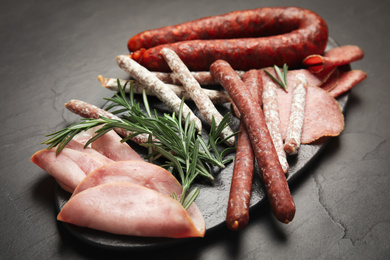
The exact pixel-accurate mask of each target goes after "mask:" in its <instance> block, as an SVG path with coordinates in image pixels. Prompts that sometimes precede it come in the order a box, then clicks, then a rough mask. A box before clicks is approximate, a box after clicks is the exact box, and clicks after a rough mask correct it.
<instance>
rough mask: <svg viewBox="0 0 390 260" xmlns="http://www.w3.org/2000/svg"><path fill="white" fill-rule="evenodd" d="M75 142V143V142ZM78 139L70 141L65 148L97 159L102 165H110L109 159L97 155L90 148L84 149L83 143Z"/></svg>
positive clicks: (97, 153) (99, 154) (96, 152)
mask: <svg viewBox="0 0 390 260" xmlns="http://www.w3.org/2000/svg"><path fill="white" fill-rule="evenodd" d="M91 137H92V136H89V137H88V139H87V140H89V139H90V138H91ZM76 140H77V141H76ZM79 141H80V139H78V138H77V136H76V138H74V139H72V140H70V142H69V143H68V144H67V145H66V148H69V149H73V150H76V151H79V152H83V153H87V154H89V155H92V156H95V157H97V158H98V159H99V160H101V161H103V162H104V163H112V162H114V161H113V160H111V159H109V158H108V157H106V156H104V155H103V154H101V153H99V152H98V151H96V150H95V149H92V148H91V147H84V144H85V143H81V142H79ZM85 142H86V140H85Z"/></svg>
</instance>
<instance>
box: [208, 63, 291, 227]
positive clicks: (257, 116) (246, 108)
mask: <svg viewBox="0 0 390 260" xmlns="http://www.w3.org/2000/svg"><path fill="white" fill-rule="evenodd" d="M210 72H211V73H212V75H213V76H214V77H215V78H216V79H217V80H218V81H219V82H220V83H221V85H222V86H223V87H224V88H225V89H226V91H227V92H228V93H229V95H230V96H231V98H232V100H233V102H234V103H235V104H236V105H237V107H238V109H239V110H240V113H241V118H242V119H243V120H244V123H245V126H246V129H247V131H248V134H249V138H250V141H251V145H252V148H253V151H254V154H255V157H256V160H257V162H258V164H259V168H260V171H261V175H262V179H263V182H264V186H265V189H266V191H267V197H268V200H269V202H270V205H271V208H272V211H273V213H274V215H275V217H276V218H277V219H278V220H279V221H281V222H283V223H288V222H290V221H291V220H292V219H293V218H294V215H295V203H294V200H293V198H292V196H291V194H290V189H289V187H288V184H287V180H286V177H285V175H284V172H283V169H282V167H281V165H280V162H279V158H278V155H277V153H276V150H275V147H274V145H273V142H272V139H271V136H270V134H269V131H268V129H267V125H266V122H265V119H264V115H263V112H262V110H261V108H260V107H259V106H258V104H257V103H256V101H255V100H254V98H253V97H252V95H251V93H250V92H249V90H247V89H246V87H245V85H244V83H243V82H242V80H241V79H240V77H238V76H237V74H236V73H235V72H234V70H233V69H232V67H231V66H230V65H229V64H228V63H227V62H225V61H222V60H218V61H216V62H214V63H213V64H212V65H211V67H210Z"/></svg>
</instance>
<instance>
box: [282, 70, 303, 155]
mask: <svg viewBox="0 0 390 260" xmlns="http://www.w3.org/2000/svg"><path fill="white" fill-rule="evenodd" d="M296 78H297V80H296V82H295V86H294V89H293V100H292V103H291V110H290V120H289V124H288V127H287V135H286V140H285V143H284V150H285V151H286V153H288V154H296V153H297V152H298V150H299V147H300V145H301V134H302V129H303V121H304V117H305V103H306V87H307V81H306V77H305V76H304V75H303V74H297V75H296Z"/></svg>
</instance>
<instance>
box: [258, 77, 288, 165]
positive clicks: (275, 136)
mask: <svg viewBox="0 0 390 260" xmlns="http://www.w3.org/2000/svg"><path fill="white" fill-rule="evenodd" d="M276 87H277V86H276V85H275V84H274V83H273V82H267V83H266V84H265V85H264V86H263V95H262V99H263V112H264V118H265V121H266V123H267V127H268V131H269V133H270V135H271V138H272V141H273V142H274V146H275V149H276V152H277V153H278V157H279V162H280V165H281V166H282V169H283V172H284V173H287V171H288V168H289V165H288V162H287V158H286V152H285V151H284V148H283V137H282V132H281V126H280V117H279V107H278V96H277V93H276V89H275V88H276Z"/></svg>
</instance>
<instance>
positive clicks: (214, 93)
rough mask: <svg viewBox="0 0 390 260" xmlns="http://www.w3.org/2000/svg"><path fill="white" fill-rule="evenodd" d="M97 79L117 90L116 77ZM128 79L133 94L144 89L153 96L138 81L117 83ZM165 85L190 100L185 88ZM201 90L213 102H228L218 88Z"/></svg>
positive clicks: (100, 77)
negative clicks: (131, 85) (131, 84)
mask: <svg viewBox="0 0 390 260" xmlns="http://www.w3.org/2000/svg"><path fill="white" fill-rule="evenodd" d="M98 80H99V81H100V83H101V84H102V86H103V87H105V88H107V89H110V90H113V91H116V92H117V91H119V89H118V83H117V79H114V78H104V77H103V76H102V75H99V76H98ZM129 81H132V82H133V89H134V94H142V92H143V91H144V90H145V93H146V94H147V95H148V96H154V95H155V94H154V92H152V91H150V90H149V89H148V88H146V87H145V86H144V85H142V84H141V83H139V82H138V81H136V80H126V79H119V83H120V84H121V86H122V87H123V86H125V84H126V83H127V82H129ZM165 85H166V86H167V87H169V88H170V89H171V90H172V91H173V92H175V94H176V95H177V96H178V97H179V98H183V97H184V98H185V99H186V100H191V97H190V95H189V94H188V93H187V92H186V90H185V89H184V88H183V86H179V85H174V84H169V83H165ZM129 89H130V87H128V88H125V92H129ZM203 91H204V92H205V93H206V95H207V96H208V97H209V98H210V100H211V101H212V102H213V103H214V104H224V103H228V102H230V97H229V95H228V94H227V93H226V92H224V91H219V90H213V89H206V88H203Z"/></svg>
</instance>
